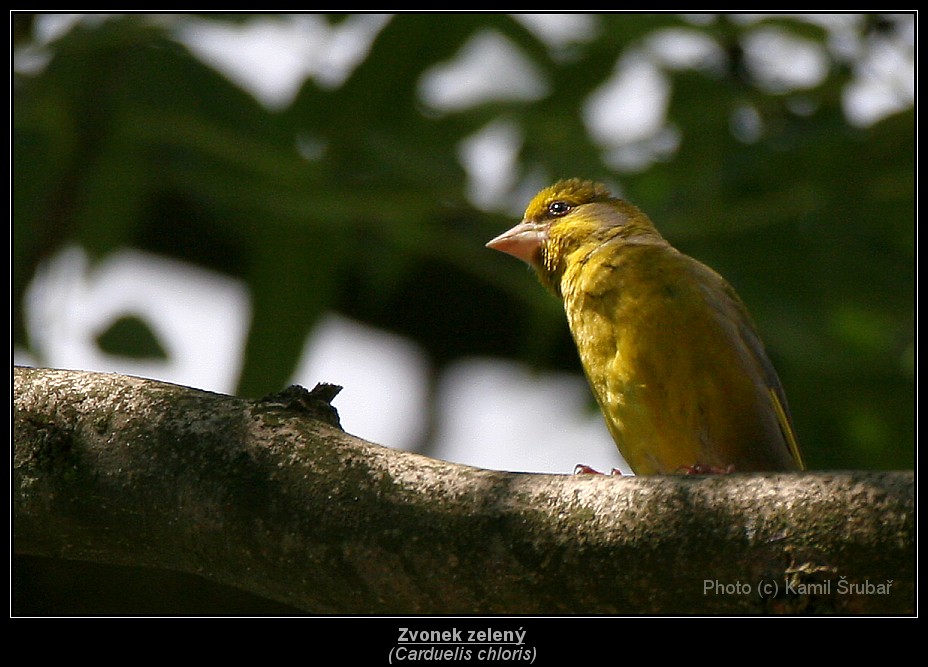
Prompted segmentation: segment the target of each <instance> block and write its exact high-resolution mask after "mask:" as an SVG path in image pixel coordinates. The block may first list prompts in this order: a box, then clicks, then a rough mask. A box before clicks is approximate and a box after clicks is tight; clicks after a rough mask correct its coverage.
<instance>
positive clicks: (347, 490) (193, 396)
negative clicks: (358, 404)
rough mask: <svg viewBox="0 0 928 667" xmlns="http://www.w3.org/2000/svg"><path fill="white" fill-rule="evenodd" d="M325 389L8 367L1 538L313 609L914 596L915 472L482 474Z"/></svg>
mask: <svg viewBox="0 0 928 667" xmlns="http://www.w3.org/2000/svg"><path fill="white" fill-rule="evenodd" d="M331 397H332V393H331V392H329V393H326V388H325V387H320V388H319V389H318V390H316V391H314V392H305V393H301V392H296V391H294V392H290V393H288V394H281V395H276V396H274V397H268V398H267V399H263V400H259V401H249V400H244V399H240V398H234V397H230V396H224V395H218V394H213V393H208V392H204V391H198V390H194V389H189V388H186V387H181V386H177V385H171V384H166V383H162V382H155V381H151V380H142V379H138V378H132V377H127V376H120V375H112V374H100V373H87V372H78V371H59V370H46V369H26V368H16V369H15V370H14V394H13V441H14V460H13V475H12V479H13V529H14V530H13V539H14V548H15V551H16V552H17V553H22V554H32V555H44V556H56V557H61V558H69V559H78V560H88V561H95V562H103V563H116V564H132V565H142V566H153V567H158V568H164V569H171V570H179V571H185V572H192V573H196V574H199V575H201V576H203V577H206V578H209V579H211V580H214V581H218V582H222V583H225V584H228V585H232V586H236V587H238V588H241V589H244V590H248V591H251V592H253V593H257V594H259V595H262V596H264V597H267V598H271V599H275V600H278V601H281V602H285V603H287V604H289V605H293V606H295V607H299V608H302V609H305V610H308V611H311V612H318V613H338V614H367V613H404V614H405V613H415V614H427V613H444V614H510V613H519V614H640V613H652V614H653V613H661V614H665V613H674V614H695V613H698V614H766V613H846V614H849V613H868V614H880V613H892V614H909V613H913V611H914V607H915V588H914V576H915V575H914V567H915V537H914V534H915V522H914V476H913V474H912V473H911V472H814V473H794V474H750V475H741V474H733V475H726V476H706V477H698V476H694V477H687V476H671V477H661V476H655V477H647V478H633V477H628V478H619V477H607V476H597V475H582V476H571V475H541V474H526V473H509V472H497V471H490V470H480V469H476V468H471V467H467V466H463V465H456V464H451V463H447V462H443V461H439V460H435V459H430V458H426V457H423V456H419V455H416V454H411V453H407V452H402V451H396V450H392V449H389V448H386V447H381V446H379V445H376V444H372V443H369V442H365V441H363V440H360V439H358V438H355V437H353V436H351V435H348V434H346V433H345V432H343V431H342V430H341V429H340V428H339V427H338V426H337V423H338V422H337V416H335V413H334V410H333V409H331V407H330V406H329V405H328V401H329V400H331ZM373 408H374V406H372V409H373Z"/></svg>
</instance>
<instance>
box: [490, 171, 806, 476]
mask: <svg viewBox="0 0 928 667" xmlns="http://www.w3.org/2000/svg"><path fill="white" fill-rule="evenodd" d="M487 245H488V246H489V247H491V248H495V249H497V250H501V251H503V252H507V253H509V254H511V255H514V256H515V257H518V258H519V259H522V260H524V261H526V262H527V263H529V264H530V265H532V266H533V267H534V268H535V269H536V271H537V272H538V275H539V278H540V280H541V282H542V283H543V284H544V285H545V286H547V287H548V288H549V289H550V290H551V291H553V292H554V293H555V294H556V295H558V296H559V297H561V298H562V299H563V301H564V309H565V311H566V313H567V320H568V323H569V325H570V331H571V333H572V334H573V338H574V341H575V343H576V345H577V350H578V352H579V354H580V359H581V361H582V363H583V368H584V371H585V373H586V376H587V379H588V380H589V383H590V387H591V388H592V390H593V393H594V395H595V396H596V400H597V401H598V402H599V405H600V407H601V409H602V412H603V415H604V417H605V419H606V425H607V426H608V428H609V431H610V433H611V434H612V437H613V439H614V440H615V442H616V445H617V446H618V448H619V451H620V452H621V453H622V456H623V457H624V458H625V460H626V461H627V462H628V464H629V465H630V466H631V468H632V470H633V471H634V472H635V473H636V474H654V473H668V472H675V471H678V470H681V469H684V470H726V469H734V470H737V471H757V470H796V469H802V468H803V463H802V458H801V455H800V453H799V448H798V445H797V443H796V438H795V435H794V433H793V429H792V424H791V422H790V417H789V408H788V407H787V403H786V396H785V394H784V393H783V388H782V386H781V385H780V381H779V379H778V378H777V374H776V372H775V371H774V369H773V366H772V364H771V363H770V360H769V359H768V358H767V355H766V353H765V351H764V346H763V343H762V342H761V340H760V337H759V335H758V334H757V330H756V329H755V327H754V324H753V322H752V321H751V318H750V316H749V315H748V313H747V310H746V309H745V307H744V304H743V303H742V302H741V300H740V299H739V298H738V295H737V294H735V291H734V290H733V289H732V288H731V286H730V285H729V284H728V283H727V282H725V280H724V279H723V278H722V277H721V276H719V275H718V274H717V273H715V272H714V271H713V270H712V269H710V268H708V267H706V266H704V265H703V264H700V263H699V262H697V261H696V260H694V259H692V258H691V257H688V256H686V255H684V254H682V253H680V252H679V251H677V250H676V249H674V248H673V247H672V246H671V245H670V244H669V243H667V241H666V240H664V238H663V237H662V236H661V235H660V233H659V232H658V231H657V229H655V227H654V225H653V224H652V223H651V221H650V220H649V219H648V217H647V216H646V215H645V214H644V213H642V212H641V211H640V210H639V209H637V208H636V207H634V206H633V205H631V204H629V203H628V202H626V201H624V200H621V199H618V198H615V197H612V196H611V195H610V194H609V192H608V191H607V190H606V188H605V187H604V186H602V185H600V184H597V183H592V182H589V181H580V180H577V179H571V180H567V181H560V182H558V183H556V184H554V185H552V186H551V187H549V188H546V189H544V190H542V191H541V192H540V193H539V194H538V195H537V196H536V197H535V198H534V199H533V200H532V201H531V203H530V204H529V206H528V208H527V209H526V211H525V216H524V219H523V221H522V222H521V223H520V224H519V225H516V226H515V227H514V228H512V229H511V230H509V231H508V232H506V233H504V234H502V235H501V236H499V237H497V238H495V239H493V240H492V241H490V243H488V244H487Z"/></svg>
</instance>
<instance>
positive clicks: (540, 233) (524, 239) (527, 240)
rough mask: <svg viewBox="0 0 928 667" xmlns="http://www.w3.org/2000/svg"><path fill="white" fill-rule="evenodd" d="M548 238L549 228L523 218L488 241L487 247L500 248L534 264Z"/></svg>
mask: <svg viewBox="0 0 928 667" xmlns="http://www.w3.org/2000/svg"><path fill="white" fill-rule="evenodd" d="M547 240H548V230H547V228H546V227H543V226H541V225H539V224H537V223H534V222H528V221H526V220H523V221H522V222H520V223H519V224H518V225H516V226H515V227H513V228H512V229H510V230H509V231H506V232H503V233H502V234H500V235H499V236H497V237H496V238H495V239H493V240H492V241H490V242H489V243H487V248H492V249H493V250H499V251H500V252H504V253H506V254H508V255H512V256H513V257H517V258H518V259H521V260H522V261H523V262H525V263H526V264H532V265H534V264H535V263H536V262H537V259H538V253H539V252H540V251H541V246H542V244H544V242H545V241H547Z"/></svg>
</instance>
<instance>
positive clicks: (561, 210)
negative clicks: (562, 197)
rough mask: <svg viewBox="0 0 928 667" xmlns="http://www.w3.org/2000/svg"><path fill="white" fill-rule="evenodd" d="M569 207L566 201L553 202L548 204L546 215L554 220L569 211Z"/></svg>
mask: <svg viewBox="0 0 928 667" xmlns="http://www.w3.org/2000/svg"><path fill="white" fill-rule="evenodd" d="M571 208H572V207H571V205H570V204H568V203H567V202H566V201H553V202H551V203H550V204H548V213H549V214H550V215H553V216H554V217H555V218H559V217H560V216H562V215H565V214H566V213H567V212H568V211H570V209H571Z"/></svg>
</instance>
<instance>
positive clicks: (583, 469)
mask: <svg viewBox="0 0 928 667" xmlns="http://www.w3.org/2000/svg"><path fill="white" fill-rule="evenodd" d="M574 474H575V475H602V474H603V473H601V472H599V471H598V470H596V469H594V468H591V467H590V466H588V465H584V464H582V463H578V464H577V465H575V466H574ZM609 475H610V476H613V477H622V476H623V475H622V471H621V470H619V469H618V468H613V469H612V471H611V472H610V473H609Z"/></svg>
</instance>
